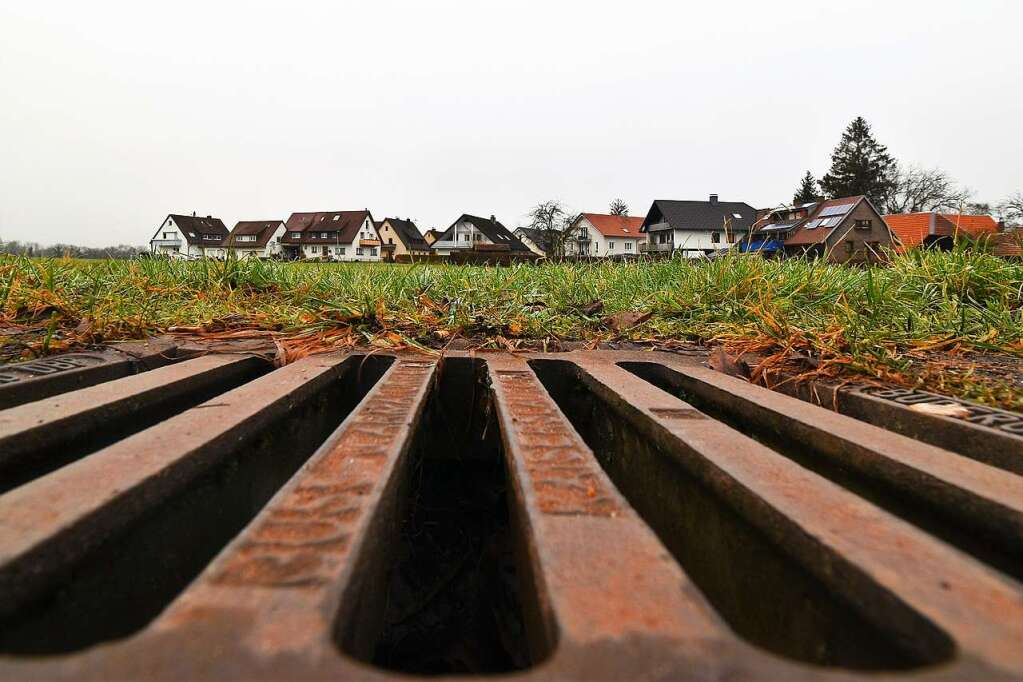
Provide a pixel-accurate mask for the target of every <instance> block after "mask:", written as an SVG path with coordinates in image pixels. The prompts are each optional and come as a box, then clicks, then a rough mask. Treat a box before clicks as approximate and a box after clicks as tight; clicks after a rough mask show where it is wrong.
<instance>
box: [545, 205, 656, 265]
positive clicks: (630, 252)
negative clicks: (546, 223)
mask: <svg viewBox="0 0 1023 682" xmlns="http://www.w3.org/2000/svg"><path fill="white" fill-rule="evenodd" d="M642 226H643V219H642V218H639V217H635V218H633V217H630V216H625V215H607V214H604V213H580V214H579V216H578V217H577V218H576V219H575V221H573V222H572V224H571V225H570V226H569V228H568V230H567V232H568V234H566V235H565V255H566V256H590V257H594V258H609V257H614V256H617V257H623V258H628V257H634V256H638V255H639V247H640V243H641V242H646V235H645V234H643V233H642V232H641V231H640V228H641V227H642Z"/></svg>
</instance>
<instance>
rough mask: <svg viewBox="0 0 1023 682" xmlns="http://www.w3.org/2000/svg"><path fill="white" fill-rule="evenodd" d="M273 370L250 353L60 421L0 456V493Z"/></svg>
mask: <svg viewBox="0 0 1023 682" xmlns="http://www.w3.org/2000/svg"><path fill="white" fill-rule="evenodd" d="M269 370H270V364H269V363H268V362H266V361H265V360H262V359H260V358H255V357H253V358H248V359H246V360H243V361H241V362H240V363H238V364H235V365H230V366H226V367H221V368H218V370H217V371H215V372H212V373H209V374H207V375H205V376H198V377H192V378H191V379H190V380H188V381H183V382H179V383H178V384H174V385H171V386H167V387H166V388H165V389H162V390H161V391H160V392H159V394H158V395H155V396H147V397H145V398H144V399H140V400H138V401H137V404H136V405H134V406H126V405H117V406H114V407H111V408H110V409H109V410H104V412H103V413H102V414H95V415H90V416H89V417H88V418H86V419H79V420H75V421H74V423H73V424H71V425H70V426H69V427H68V428H62V427H56V426H55V427H54V428H53V429H52V430H50V431H48V432H47V433H45V434H41V435H40V436H39V437H34V438H33V440H32V442H31V443H19V444H18V445H17V446H16V448H17V449H16V450H15V449H12V450H8V451H7V452H5V453H4V455H3V457H2V458H0V493H4V492H6V491H8V490H11V489H12V488H16V487H17V486H19V485H22V484H24V483H27V482H29V481H31V480H33V479H35V478H38V477H40V476H44V475H46V474H48V473H50V472H51V471H56V470H57V469H59V468H61V467H63V466H65V465H67V464H70V463H71V462H74V461H76V460H79V459H81V458H82V457H84V456H85V455H88V454H90V453H93V452H96V451H97V450H101V449H102V448H105V447H106V446H108V445H110V444H111V443H116V442H117V441H119V440H121V439H123V438H127V437H128V436H130V435H132V434H134V433H138V432H139V431H142V430H144V429H147V428H149V427H150V426H153V425H154V424H158V423H160V422H161V421H163V420H164V419H166V418H167V415H169V414H177V413H179V412H184V411H185V410H187V409H190V408H193V407H195V406H196V405H201V404H202V403H204V402H206V401H207V400H209V399H210V398H213V397H215V396H218V395H220V394H221V393H226V392H227V391H230V390H231V389H233V388H236V387H238V386H241V385H242V384H244V383H245V382H247V381H251V380H252V379H255V378H256V377H259V376H262V375H263V374H266V373H267V372H268V371H269ZM29 448H30V449H29Z"/></svg>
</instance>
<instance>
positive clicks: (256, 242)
mask: <svg viewBox="0 0 1023 682" xmlns="http://www.w3.org/2000/svg"><path fill="white" fill-rule="evenodd" d="M285 229H286V227H285V225H284V221H283V220H243V221H240V222H238V223H237V224H236V225H235V226H234V228H233V229H232V230H231V234H230V235H229V236H228V238H227V239H226V240H225V241H224V246H225V247H226V248H227V250H228V251H230V252H232V253H234V255H235V256H237V257H238V258H273V257H275V256H279V255H280V253H281V239H282V238H283V237H284V231H285Z"/></svg>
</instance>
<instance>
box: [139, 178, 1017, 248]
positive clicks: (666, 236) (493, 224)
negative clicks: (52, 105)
mask: <svg viewBox="0 0 1023 682" xmlns="http://www.w3.org/2000/svg"><path fill="white" fill-rule="evenodd" d="M998 230H999V225H998V223H996V222H995V221H994V219H993V218H991V217H990V216H965V215H947V214H940V213H916V214H907V215H887V216H882V215H881V214H880V213H879V212H878V210H877V209H876V208H875V207H874V205H873V204H871V202H870V201H869V200H868V199H867V198H866V197H863V196H855V197H844V198H839V199H829V200H824V201H817V202H810V203H805V204H799V205H792V206H789V205H784V206H779V207H776V208H771V209H755V208H753V206H751V205H750V204H748V203H746V202H737V201H721V200H719V198H718V195H716V194H711V195H710V196H709V197H708V198H707V200H687V201H679V200H663V199H661V200H656V201H654V202H653V203H652V204H651V206H650V209H649V210H648V211H647V213H646V215H645V216H643V217H639V216H636V217H632V216H626V215H608V214H603V213H581V214H579V215H578V216H577V217H576V218H575V220H574V221H573V222H572V223H571V225H569V227H568V228H567V230H566V233H565V234H564V238H563V239H562V240H560V241H561V245H560V247H559V255H564V256H568V257H578V258H623V259H628V258H635V257H639V256H643V255H651V256H661V255H677V256H683V257H690V258H694V257H705V256H714V255H716V254H719V253H723V252H725V251H728V250H735V251H739V252H743V253H758V254H761V255H763V256H766V257H786V256H816V257H825V258H828V259H829V260H831V261H833V262H848V263H863V262H872V261H875V260H877V259H878V258H880V257H881V255H882V254H883V252H884V250H885V249H886V248H888V247H895V248H912V247H916V246H939V247H942V246H947V245H949V244H951V242H952V241H954V240H955V239H956V238H957V237H958V236H959V235H964V234H965V235H969V236H971V237H981V236H984V235H988V234H993V233H996V232H998ZM150 250H151V252H152V253H153V254H156V255H163V256H168V257H172V258H203V257H206V258H225V257H227V255H228V254H229V253H233V254H234V255H236V256H238V257H255V258H280V259H287V260H306V259H316V260H332V261H380V260H405V259H414V258H416V257H425V256H436V257H452V256H456V255H458V254H464V253H471V254H504V255H506V256H507V257H512V258H522V259H528V258H537V257H543V256H547V255H550V251H551V248H550V245H549V244H547V243H546V239H545V233H544V232H541V231H539V230H535V229H532V228H528V227H520V228H517V229H515V230H514V231H511V230H509V229H508V228H506V227H505V226H504V225H502V224H501V222H500V221H498V220H497V218H495V217H494V216H493V215H491V216H490V217H489V218H482V217H480V216H474V215H470V214H462V215H461V216H459V217H458V219H457V220H455V221H454V222H453V223H452V224H451V225H450V226H449V227H448V228H447V229H446V230H443V231H440V230H427V231H426V232H425V233H424V232H422V231H421V230H420V229H419V228H418V227H417V226H416V224H415V223H414V222H413V221H412V220H410V219H401V218H384V219H383V220H380V221H377V220H374V218H373V215H372V213H371V212H370V211H369V209H363V210H361V211H324V212H311V213H292V214H291V216H290V217H289V218H288V219H287V220H286V221H285V220H254V221H242V222H239V223H237V224H236V225H235V226H234V228H233V229H231V230H228V229H227V227H226V226H225V225H224V223H223V222H222V221H221V220H220V219H219V218H214V217H212V216H206V217H201V216H196V215H195V214H192V215H191V216H188V215H178V214H171V215H168V216H167V217H166V218H165V219H164V220H163V222H162V223H161V225H160V227H159V229H158V230H157V231H156V233H155V234H154V235H153V238H152V239H151V240H150Z"/></svg>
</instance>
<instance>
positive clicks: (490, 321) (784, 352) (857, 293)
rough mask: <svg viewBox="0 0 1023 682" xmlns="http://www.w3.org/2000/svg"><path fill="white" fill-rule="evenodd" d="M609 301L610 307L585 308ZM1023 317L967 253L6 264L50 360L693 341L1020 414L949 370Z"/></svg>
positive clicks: (10, 286) (22, 311) (997, 277)
mask: <svg viewBox="0 0 1023 682" xmlns="http://www.w3.org/2000/svg"><path fill="white" fill-rule="evenodd" d="M594 301H600V302H602V303H603V306H604V307H603V311H602V312H600V313H593V312H591V314H588V315H587V314H585V313H584V312H583V309H584V308H585V307H586V305H587V304H590V303H592V302H594ZM1021 309H1023V264H1020V263H1018V262H1013V261H1007V260H1003V259H999V258H997V257H994V256H991V255H988V254H984V253H981V252H978V251H971V250H968V249H959V250H956V251H952V252H948V253H942V252H931V251H912V252H910V253H909V254H908V255H904V256H895V257H894V258H893V260H892V262H891V263H890V264H888V265H887V266H877V267H871V268H867V269H856V268H848V267H843V266H833V265H827V264H825V263H821V262H813V261H804V260H788V261H781V262H778V261H767V260H763V259H761V258H758V257H744V256H736V257H730V258H724V259H720V260H715V261H702V262H691V261H684V260H666V261H656V262H644V263H638V264H623V263H594V264H543V265H520V266H513V267H502V268H485V267H475V266H452V265H390V264H348V263H342V264H293V263H272V262H254V261H244V262H235V261H228V262H215V261H208V262H170V261H163V260H138V261H73V260H30V259H26V258H17V257H10V256H3V257H0V314H2V320H3V323H4V324H5V325H7V326H10V325H21V326H30V327H31V326H34V327H37V328H39V329H41V330H42V331H41V336H43V337H45V342H46V346H47V347H46V349H45V351H50V352H52V351H54V350H60V349H63V348H66V347H68V345H69V344H74V343H78V342H97V341H104V340H115V339H125V338H138V337H142V336H146V335H149V334H154V333H159V332H164V331H166V330H168V329H171V328H173V327H195V328H200V329H197V330H195V331H199V332H208V333H215V332H218V331H221V330H224V329H227V330H239V329H248V330H273V331H275V332H279V336H280V337H281V338H282V339H285V340H288V339H292V340H294V339H305V340H307V341H308V342H309V343H319V344H321V345H344V344H347V345H351V344H355V343H373V344H376V345H380V346H402V345H421V346H428V347H433V348H436V347H440V346H443V345H444V344H445V343H447V342H448V341H450V340H451V339H452V338H454V337H457V336H461V337H464V338H467V339H470V340H471V341H472V342H473V343H474V344H475V345H478V346H480V347H508V346H515V345H519V346H523V347H525V346H528V347H538V346H542V345H543V343H544V342H545V341H546V342H548V343H550V342H552V341H556V340H562V341H563V340H590V341H608V340H614V339H627V340H631V341H635V342H640V343H649V344H651V345H665V344H667V345H670V344H671V343H672V342H673V341H678V340H688V341H699V342H706V343H721V344H724V345H725V346H726V348H728V349H730V350H731V351H732V352H740V351H743V350H757V351H759V352H761V353H764V354H766V355H773V356H774V357H773V361H785V360H788V359H791V358H793V357H796V358H799V357H800V356H806V357H809V358H811V361H812V363H813V364H814V365H816V366H817V367H818V371H829V372H838V371H839V370H840V371H841V373H845V374H849V373H853V374H866V375H870V376H874V377H877V378H881V379H886V380H889V381H896V382H899V383H906V384H917V385H924V386H928V387H931V388H939V389H942V390H944V391H945V392H954V393H958V394H961V395H965V396H967V397H973V398H976V399H980V400H983V401H986V402H990V403H993V404H1000V405H1005V406H1010V407H1016V408H1019V407H1021V406H1023V397H1021V396H1020V395H1019V391H1018V389H1017V388H1016V385H1015V384H1014V383H1013V382H1012V381H1010V380H1006V381H1002V380H1000V379H998V378H997V377H995V378H991V377H976V376H972V375H971V373H970V372H969V371H965V372H962V371H960V372H959V373H960V374H963V376H962V377H958V375H957V373H956V371H950V370H948V368H947V367H945V368H944V369H941V368H942V366H943V365H942V360H943V359H948V358H969V357H970V356H971V353H977V352H984V353H995V354H999V355H1004V356H1007V357H1010V358H1012V359H1013V361H1015V358H1017V357H1018V356H1019V355H1020V354H1021V352H1023V323H1021ZM591 310H592V309H591ZM622 311H640V312H650V313H652V315H651V317H650V318H649V320H647V321H646V322H644V323H642V324H640V325H638V326H636V327H633V328H630V329H627V330H624V331H615V330H614V329H613V328H612V327H610V326H609V325H608V323H607V321H606V319H605V318H606V317H608V316H610V315H613V314H615V313H618V312H622ZM55 331H56V332H58V333H57V334H56V335H55V334H54V332H55ZM236 333H237V332H236ZM42 343H43V339H42V338H41V339H40V340H39V342H38V343H36V344H35V345H32V346H31V347H30V348H29V349H28V350H27V351H26V352H28V353H41V352H44V349H43V348H42V347H41V344H42ZM957 371H958V370H957ZM957 377H958V378H957Z"/></svg>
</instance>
